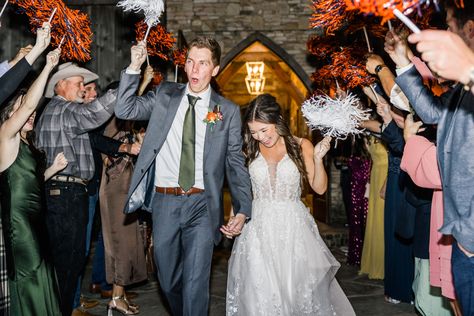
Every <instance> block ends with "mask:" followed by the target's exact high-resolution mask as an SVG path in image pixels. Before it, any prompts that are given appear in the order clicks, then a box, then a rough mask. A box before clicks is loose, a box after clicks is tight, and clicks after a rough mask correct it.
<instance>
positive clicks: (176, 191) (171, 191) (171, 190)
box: [155, 187, 204, 195]
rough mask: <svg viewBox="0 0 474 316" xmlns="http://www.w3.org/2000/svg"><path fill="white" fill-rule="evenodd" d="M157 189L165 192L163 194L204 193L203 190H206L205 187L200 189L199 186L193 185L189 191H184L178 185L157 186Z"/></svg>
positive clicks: (159, 191)
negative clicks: (171, 186) (172, 186)
mask: <svg viewBox="0 0 474 316" xmlns="http://www.w3.org/2000/svg"><path fill="white" fill-rule="evenodd" d="M155 191H156V192H158V193H163V194H172V195H191V194H196V193H202V192H204V189H199V188H194V187H192V188H191V189H189V190H188V191H184V190H183V189H182V188H180V187H176V188H163V187H155Z"/></svg>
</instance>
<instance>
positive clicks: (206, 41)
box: [188, 36, 221, 66]
mask: <svg viewBox="0 0 474 316" xmlns="http://www.w3.org/2000/svg"><path fill="white" fill-rule="evenodd" d="M193 47H197V48H207V49H209V50H210V51H211V56H212V63H213V64H214V66H218V65H219V64H220V62H221V46H220V45H219V43H218V42H217V41H216V40H215V39H213V38H211V37H207V36H198V37H196V38H195V39H193V40H192V41H191V43H189V45H188V52H189V51H190V50H191V48H193Z"/></svg>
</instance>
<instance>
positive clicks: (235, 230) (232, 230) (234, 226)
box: [221, 213, 247, 239]
mask: <svg viewBox="0 0 474 316" xmlns="http://www.w3.org/2000/svg"><path fill="white" fill-rule="evenodd" d="M246 219H247V218H246V216H245V215H244V214H241V213H238V214H237V215H235V216H232V217H231V218H230V219H229V222H228V223H227V225H222V226H221V232H222V233H223V234H224V235H225V236H226V237H227V238H230V239H232V237H235V236H238V235H240V233H241V232H242V228H243V227H244V224H245V220H246Z"/></svg>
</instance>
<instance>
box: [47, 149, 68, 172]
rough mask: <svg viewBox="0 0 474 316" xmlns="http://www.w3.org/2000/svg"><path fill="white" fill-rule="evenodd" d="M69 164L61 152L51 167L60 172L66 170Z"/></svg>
mask: <svg viewBox="0 0 474 316" xmlns="http://www.w3.org/2000/svg"><path fill="white" fill-rule="evenodd" d="M67 164H68V161H67V159H66V156H64V153H62V152H60V153H59V154H57V155H56V157H55V158H54V161H53V165H52V166H51V167H53V169H54V170H55V171H56V172H58V171H61V170H63V169H64V168H66V166H67Z"/></svg>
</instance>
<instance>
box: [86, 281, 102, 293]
mask: <svg viewBox="0 0 474 316" xmlns="http://www.w3.org/2000/svg"><path fill="white" fill-rule="evenodd" d="M100 290H101V289H100V284H97V283H91V284H90V285H89V292H91V293H93V294H99V293H100Z"/></svg>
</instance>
